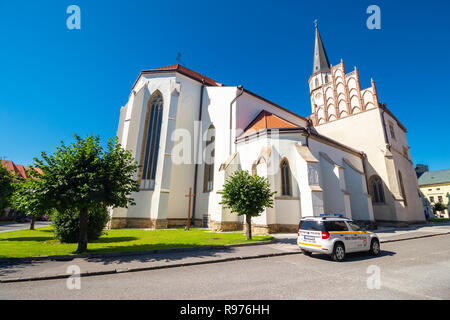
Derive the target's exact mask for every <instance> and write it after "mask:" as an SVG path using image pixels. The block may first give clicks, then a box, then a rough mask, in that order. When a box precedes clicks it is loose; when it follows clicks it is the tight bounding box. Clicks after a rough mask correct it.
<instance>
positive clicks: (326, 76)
mask: <svg viewBox="0 0 450 320" xmlns="http://www.w3.org/2000/svg"><path fill="white" fill-rule="evenodd" d="M325 83H328V75H325Z"/></svg>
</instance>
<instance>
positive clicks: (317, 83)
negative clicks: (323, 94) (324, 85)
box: [316, 78, 319, 88]
mask: <svg viewBox="0 0 450 320" xmlns="http://www.w3.org/2000/svg"><path fill="white" fill-rule="evenodd" d="M318 86H319V79H317V78H316V88H317V87H318Z"/></svg>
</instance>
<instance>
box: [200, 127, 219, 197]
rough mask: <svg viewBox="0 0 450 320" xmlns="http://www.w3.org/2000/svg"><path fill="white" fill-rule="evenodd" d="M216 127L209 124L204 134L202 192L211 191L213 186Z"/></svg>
mask: <svg viewBox="0 0 450 320" xmlns="http://www.w3.org/2000/svg"><path fill="white" fill-rule="evenodd" d="M215 139H216V129H215V128H214V126H213V125H211V126H210V127H209V129H208V132H207V135H206V148H205V157H204V159H205V172H204V175H203V176H204V179H203V192H211V191H212V190H213V187H214V153H215Z"/></svg>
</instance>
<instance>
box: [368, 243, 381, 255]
mask: <svg viewBox="0 0 450 320" xmlns="http://www.w3.org/2000/svg"><path fill="white" fill-rule="evenodd" d="M369 253H370V254H371V255H374V256H377V255H379V254H380V242H379V241H378V240H377V239H373V240H372V242H371V243H370V250H369Z"/></svg>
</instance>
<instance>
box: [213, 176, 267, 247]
mask: <svg viewBox="0 0 450 320" xmlns="http://www.w3.org/2000/svg"><path fill="white" fill-rule="evenodd" d="M275 193H276V192H272V191H271V190H270V184H269V182H268V180H267V179H266V178H263V177H260V176H257V175H253V176H252V175H250V174H249V173H248V172H247V171H243V170H239V171H236V172H234V173H233V174H232V175H231V176H230V177H229V178H228V179H227V181H226V182H225V185H224V188H223V193H222V202H221V203H220V204H222V205H223V206H224V208H226V209H230V210H231V212H235V213H237V214H238V215H239V216H241V215H245V221H246V229H247V230H246V238H247V240H249V239H251V238H252V227H251V221H252V220H251V219H252V217H257V216H259V215H260V214H261V213H262V212H263V211H264V209H265V208H272V207H273V199H272V198H273V195H274V194H275Z"/></svg>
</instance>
